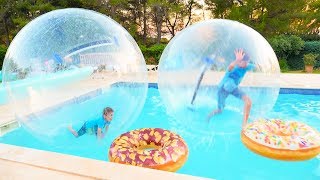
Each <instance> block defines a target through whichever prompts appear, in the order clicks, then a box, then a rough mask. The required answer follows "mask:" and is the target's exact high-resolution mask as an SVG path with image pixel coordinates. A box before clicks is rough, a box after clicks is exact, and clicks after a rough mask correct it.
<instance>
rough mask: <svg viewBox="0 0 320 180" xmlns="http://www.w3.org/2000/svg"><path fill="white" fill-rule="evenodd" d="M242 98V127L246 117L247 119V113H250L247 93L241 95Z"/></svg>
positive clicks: (246, 120)
mask: <svg viewBox="0 0 320 180" xmlns="http://www.w3.org/2000/svg"><path fill="white" fill-rule="evenodd" d="M242 100H243V102H244V110H243V112H244V114H243V122H242V127H244V126H245V125H246V124H247V122H248V119H249V114H250V110H251V105H252V102H251V99H250V97H249V96H247V95H244V96H243V97H242Z"/></svg>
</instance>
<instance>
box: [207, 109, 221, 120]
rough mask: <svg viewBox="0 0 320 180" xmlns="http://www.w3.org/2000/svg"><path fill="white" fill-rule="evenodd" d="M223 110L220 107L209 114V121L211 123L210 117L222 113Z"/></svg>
mask: <svg viewBox="0 0 320 180" xmlns="http://www.w3.org/2000/svg"><path fill="white" fill-rule="evenodd" d="M221 112H222V111H221V110H220V109H216V110H213V111H212V112H211V113H210V114H209V115H208V116H207V122H208V123H209V121H210V119H211V118H212V116H214V115H216V114H220V113H221Z"/></svg>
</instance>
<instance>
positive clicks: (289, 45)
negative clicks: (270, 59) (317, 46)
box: [270, 35, 304, 59]
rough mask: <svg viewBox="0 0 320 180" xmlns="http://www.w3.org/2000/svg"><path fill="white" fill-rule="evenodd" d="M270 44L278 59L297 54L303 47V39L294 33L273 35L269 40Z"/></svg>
mask: <svg viewBox="0 0 320 180" xmlns="http://www.w3.org/2000/svg"><path fill="white" fill-rule="evenodd" d="M270 44H271V46H272V48H273V49H274V51H275V53H276V54H277V56H278V58H280V59H281V58H282V59H287V58H288V56H290V55H298V54H299V53H300V51H301V50H302V49H303V47H304V41H303V40H302V39H301V38H300V37H298V36H295V35H279V36H275V37H273V38H272V39H271V40H270Z"/></svg>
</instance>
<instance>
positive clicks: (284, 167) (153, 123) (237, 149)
mask: <svg viewBox="0 0 320 180" xmlns="http://www.w3.org/2000/svg"><path fill="white" fill-rule="evenodd" d="M102 100H103V97H96V98H94V99H91V100H88V101H87V102H86V103H87V105H86V106H88V107H92V106H94V105H97V104H99V103H101V101H102ZM70 108H71V109H72V107H70ZM61 111H64V113H66V112H65V111H67V110H66V109H63V110H61ZM319 112H320V95H300V94H280V95H279V97H278V100H277V103H276V105H275V106H274V108H273V111H272V112H271V113H269V114H268V116H270V117H282V118H285V119H293V120H298V121H303V122H305V123H307V124H309V125H311V126H313V127H315V128H316V129H317V130H318V131H319V130H320V115H319ZM117 116H118V117H119V116H120V115H119V114H117V111H115V119H114V121H115V122H117ZM230 116H232V117H235V119H233V120H229V119H230V118H229V117H230ZM221 119H222V120H221ZM199 121H201V120H199ZM234 122H237V123H234ZM203 123H205V121H203ZM200 124H201V122H200ZM229 124H230V126H229ZM212 125H213V126H216V127H215V128H213V129H215V130H214V131H215V132H219V133H215V132H211V133H210V132H208V133H203V131H204V129H205V128H203V127H202V126H199V127H194V126H193V125H189V124H184V125H181V121H177V120H176V119H175V118H174V117H173V116H171V115H170V114H168V113H167V111H166V108H165V106H164V104H163V103H162V101H161V98H160V94H159V91H158V89H156V88H149V90H148V96H147V100H146V103H145V105H144V108H143V110H142V112H141V114H140V116H139V117H138V119H137V120H136V121H135V122H134V123H133V124H132V125H131V126H130V127H129V128H124V129H117V130H115V129H112V125H111V126H110V130H109V132H108V134H107V136H106V138H105V139H104V140H102V141H98V140H96V138H95V137H94V136H90V135H84V136H82V137H81V138H78V139H76V138H74V137H73V136H72V135H71V134H70V133H69V132H68V131H67V129H66V128H65V129H62V130H61V132H59V135H58V136H55V137H53V138H52V139H50V143H48V142H43V141H40V140H39V139H37V138H35V137H34V136H33V135H32V134H30V133H29V132H28V131H27V130H25V129H24V128H19V129H17V130H15V131H13V132H11V133H8V134H6V135H4V136H3V137H0V142H1V143H7V144H13V145H18V146H24V147H30V148H36V149H41V150H48V151H54V152H59V153H64V154H71V155H76V156H81V157H87V158H93V159H98V160H103V161H108V157H107V155H108V150H109V146H110V144H111V143H112V141H113V140H114V139H115V138H116V137H117V136H119V135H120V134H122V133H124V132H126V131H128V130H131V129H136V128H142V127H160V128H165V129H169V130H173V131H175V132H177V133H179V134H180V135H181V136H182V137H183V138H184V139H185V141H186V142H187V144H188V147H189V158H188V160H187V162H186V163H185V165H184V166H183V167H182V168H181V169H180V170H179V171H178V173H183V174H190V175H195V176H201V177H207V178H215V179H255V180H256V179H258V180H259V179H293V180H294V179H297V180H298V179H299V180H300V179H303V180H309V179H310V180H311V179H320V157H319V156H318V157H316V158H313V159H311V160H308V161H303V162H285V161H278V160H272V159H268V158H265V157H262V156H260V155H256V154H254V153H253V152H251V151H250V150H248V149H247V148H246V147H245V146H244V145H243V144H242V143H241V140H240V125H241V115H240V114H237V113H235V112H232V111H230V110H226V111H225V112H224V113H223V114H221V115H219V117H218V119H217V121H215V119H214V118H213V119H212V120H211V122H210V126H212ZM79 126H80V125H79V124H78V126H77V127H79ZM204 126H207V124H204ZM231 126H236V127H237V128H236V129H238V130H232V133H224V132H229V128H230V127H231ZM231 128H234V127H231ZM208 129H209V130H211V131H213V130H212V129H210V128H208ZM230 132H231V131H230Z"/></svg>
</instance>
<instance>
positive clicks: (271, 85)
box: [158, 19, 280, 138]
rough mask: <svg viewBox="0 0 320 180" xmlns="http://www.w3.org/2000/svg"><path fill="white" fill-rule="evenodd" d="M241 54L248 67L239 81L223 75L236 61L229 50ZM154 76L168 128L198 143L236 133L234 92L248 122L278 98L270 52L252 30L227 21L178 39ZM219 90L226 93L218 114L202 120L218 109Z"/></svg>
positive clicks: (238, 115) (238, 113)
mask: <svg viewBox="0 0 320 180" xmlns="http://www.w3.org/2000/svg"><path fill="white" fill-rule="evenodd" d="M241 49H242V51H243V52H244V54H245V56H244V57H243V59H246V63H247V66H246V67H249V65H250V67H253V68H248V69H247V70H246V73H245V74H244V76H243V78H241V76H242V73H243V72H239V71H238V70H237V72H236V73H232V74H233V75H230V74H231V73H227V72H228V70H227V69H228V67H229V65H230V64H231V63H232V62H234V61H235V59H236V56H235V50H241ZM242 55H243V54H242ZM234 67H235V66H234ZM158 70H159V78H158V80H159V91H160V95H161V97H162V99H163V102H164V104H165V105H166V108H167V112H168V113H169V114H171V115H172V116H173V117H174V118H173V119H172V120H171V123H172V124H173V126H174V127H176V129H177V130H178V131H179V130H180V131H183V132H182V133H189V134H193V135H195V134H199V135H201V136H202V137H203V138H206V137H209V136H211V135H214V134H219V133H220V134H228V133H231V134H232V133H239V131H240V130H241V124H242V119H243V109H244V102H243V100H242V97H243V94H241V96H240V95H239V93H238V95H237V93H236V92H235V91H234V90H235V89H237V88H238V89H239V90H241V92H242V93H244V94H245V95H247V96H249V97H250V99H251V102H252V106H251V111H250V116H249V122H250V121H254V120H256V119H257V118H259V117H264V115H266V114H267V112H268V111H270V110H271V109H272V107H273V106H274V104H275V102H276V100H277V97H278V93H279V82H278V79H279V75H280V68H279V63H278V60H277V57H276V55H275V53H274V51H273V49H272V47H271V46H270V45H269V43H268V42H267V41H266V40H265V39H264V37H263V36H262V35H260V34H259V33H258V32H256V31H255V30H254V29H252V28H250V27H248V26H246V25H244V24H241V23H239V22H236V21H231V20H222V19H214V20H208V21H203V22H199V23H196V24H194V25H192V26H189V27H187V28H186V29H184V30H183V31H181V32H180V33H178V34H177V35H176V36H175V37H174V38H173V39H172V40H171V41H170V43H169V44H168V45H167V47H166V48H165V50H164V52H163V54H162V56H161V59H160V62H159V68H158ZM240 71H241V70H240ZM230 72H231V71H230ZM224 76H227V77H228V78H227V79H229V80H226V79H224ZM230 78H231V83H222V81H223V82H230ZM223 79H224V80H223ZM236 81H237V82H236ZM222 84H224V85H222ZM222 86H223V89H224V91H227V92H229V93H225V94H227V97H226V98H225V106H222V107H224V108H223V111H222V113H220V114H217V115H215V116H213V117H212V118H211V119H210V118H209V119H208V115H209V114H210V112H212V111H213V110H215V109H218V90H219V87H222ZM221 99H224V98H221ZM221 102H222V101H221ZM220 104H221V103H220ZM220 109H221V108H220ZM199 132H201V133H199ZM202 134H207V135H209V136H203V135H202Z"/></svg>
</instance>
